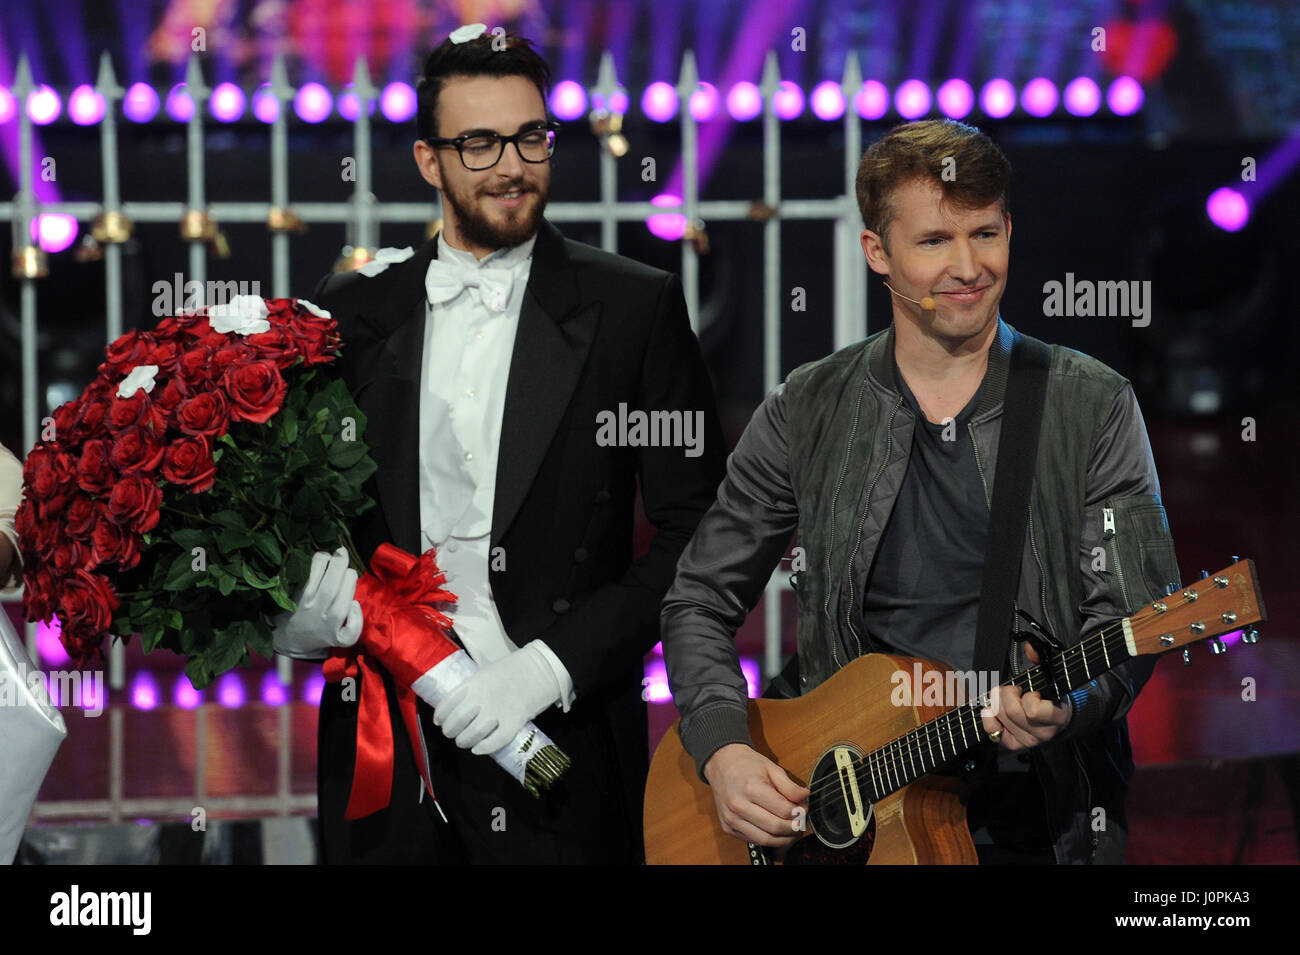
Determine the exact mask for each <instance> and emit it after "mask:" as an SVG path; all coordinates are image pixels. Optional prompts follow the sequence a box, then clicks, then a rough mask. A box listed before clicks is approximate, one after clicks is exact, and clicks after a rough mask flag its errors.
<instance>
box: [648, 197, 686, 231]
mask: <svg viewBox="0 0 1300 955" xmlns="http://www.w3.org/2000/svg"><path fill="white" fill-rule="evenodd" d="M650 204H651V205H652V206H658V207H659V208H661V209H674V208H679V207H680V206H681V204H682V200H681V197H680V196H670V195H667V194H661V195H658V196H655V197H654V198H653V199H651V200H650ZM645 224H646V228H647V229H649V230H650V232H651V233H652V234H653V235H656V236H658V237H659V238H661V239H665V240H667V241H669V242H674V241H676V240H677V239H680V238H681V237H682V236H684V235H685V234H686V216H684V215H682V213H680V212H656V213H655V214H653V215H651V216H649V217H647V218H646V220H645Z"/></svg>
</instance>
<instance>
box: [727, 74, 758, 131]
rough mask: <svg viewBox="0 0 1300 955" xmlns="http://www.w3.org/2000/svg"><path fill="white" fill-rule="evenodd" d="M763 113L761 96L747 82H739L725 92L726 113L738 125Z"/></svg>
mask: <svg viewBox="0 0 1300 955" xmlns="http://www.w3.org/2000/svg"><path fill="white" fill-rule="evenodd" d="M761 112H763V94H762V93H760V92H759V91H758V87H757V86H755V85H754V84H753V83H751V82H749V80H741V81H740V82H739V83H737V84H735V85H734V86H732V87H731V89H729V90H728V91H727V113H728V115H730V116H731V118H732V119H734V120H736V122H739V123H747V122H749V121H750V120H751V119H754V118H755V117H757V116H758V114H759V113H761Z"/></svg>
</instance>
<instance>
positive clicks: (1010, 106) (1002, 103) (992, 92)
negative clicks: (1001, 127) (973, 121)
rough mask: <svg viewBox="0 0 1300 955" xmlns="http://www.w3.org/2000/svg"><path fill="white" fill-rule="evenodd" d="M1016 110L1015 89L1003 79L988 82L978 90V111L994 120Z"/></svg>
mask: <svg viewBox="0 0 1300 955" xmlns="http://www.w3.org/2000/svg"><path fill="white" fill-rule="evenodd" d="M1015 108H1016V88H1015V87H1014V86H1012V85H1011V83H1010V82H1009V81H1007V80H1004V79H996V80H989V81H988V82H987V83H985V84H984V88H983V89H982V90H980V109H982V110H984V112H985V113H986V114H988V115H989V116H991V117H993V118H994V119H1002V118H1003V117H1004V116H1010V115H1011V111H1012V110H1014V109H1015Z"/></svg>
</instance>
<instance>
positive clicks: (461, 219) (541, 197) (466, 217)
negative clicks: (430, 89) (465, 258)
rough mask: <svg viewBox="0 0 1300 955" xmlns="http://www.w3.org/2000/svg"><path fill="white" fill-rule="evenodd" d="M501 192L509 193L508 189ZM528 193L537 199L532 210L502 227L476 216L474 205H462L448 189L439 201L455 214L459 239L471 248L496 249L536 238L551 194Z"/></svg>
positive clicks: (536, 191)
mask: <svg viewBox="0 0 1300 955" xmlns="http://www.w3.org/2000/svg"><path fill="white" fill-rule="evenodd" d="M520 188H523V187H522V186H521V187H520ZM503 191H507V192H508V191H509V190H503ZM530 191H532V192H534V194H535V195H536V196H537V197H538V202H537V204H536V205H535V206H534V207H533V209H532V211H531V212H530V213H527V214H525V215H523V216H517V217H515V218H513V219H511V220H509V221H507V223H506V224H505V225H502V226H498V225H496V224H494V223H493V222H491V221H489V220H488V219H485V218H484V217H483V216H480V215H478V214H477V213H476V212H475V211H474V207H473V206H467V205H465V204H464V203H462V202H461V201H460V197H458V196H457V195H456V194H455V193H454V192H452V191H451V190H449V189H447V190H444V191H443V193H442V198H443V201H445V202H446V203H447V204H448V205H449V206H451V208H452V209H453V210H454V211H455V213H456V230H457V231H458V232H459V233H460V236H461V238H463V239H464V240H465V241H466V242H469V243H471V244H472V245H477V246H481V247H482V248H485V249H494V250H495V249H504V248H508V247H510V246H513V245H518V244H519V243H521V242H526V241H528V240H529V239H531V238H532V237H533V236H534V235H536V233H537V230H538V228H539V227H540V226H541V224H542V213H543V212H545V211H546V201H547V199H549V198H550V195H549V189H548V190H547V191H546V192H543V191H541V190H540V189H538V190H530Z"/></svg>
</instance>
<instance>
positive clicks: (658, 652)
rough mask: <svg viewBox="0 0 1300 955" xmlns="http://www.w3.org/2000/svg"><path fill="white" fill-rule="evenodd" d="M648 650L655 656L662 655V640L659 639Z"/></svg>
mask: <svg viewBox="0 0 1300 955" xmlns="http://www.w3.org/2000/svg"><path fill="white" fill-rule="evenodd" d="M650 652H651V653H653V654H654V655H655V656H657V657H661V656H663V655H664V644H663V641H662V640H660V641H659V642H658V643H656V644H655V645H654V646H653V647H651V648H650Z"/></svg>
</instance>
